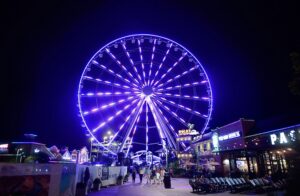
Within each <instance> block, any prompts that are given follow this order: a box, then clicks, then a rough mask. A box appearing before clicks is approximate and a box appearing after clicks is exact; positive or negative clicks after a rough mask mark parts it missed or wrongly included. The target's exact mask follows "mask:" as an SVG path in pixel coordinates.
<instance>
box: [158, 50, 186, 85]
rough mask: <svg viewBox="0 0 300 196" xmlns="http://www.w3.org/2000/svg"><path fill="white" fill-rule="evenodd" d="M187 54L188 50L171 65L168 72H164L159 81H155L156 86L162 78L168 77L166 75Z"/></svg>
mask: <svg viewBox="0 0 300 196" xmlns="http://www.w3.org/2000/svg"><path fill="white" fill-rule="evenodd" d="M186 55H187V52H185V53H183V54H182V56H181V57H180V58H179V59H178V60H177V61H176V62H175V63H174V64H173V65H172V67H170V68H169V69H168V70H167V72H166V73H164V74H163V75H162V76H161V78H160V79H159V80H158V81H156V82H155V83H154V86H156V85H157V84H158V83H159V82H160V81H161V80H162V79H164V78H165V77H166V75H167V74H168V73H170V72H171V71H172V70H173V69H174V68H175V67H176V66H177V65H178V64H179V63H180V62H181V61H182V59H183V58H184V57H185V56H186Z"/></svg>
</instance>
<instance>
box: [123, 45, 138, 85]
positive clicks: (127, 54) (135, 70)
mask: <svg viewBox="0 0 300 196" xmlns="http://www.w3.org/2000/svg"><path fill="white" fill-rule="evenodd" d="M121 45H122V47H123V50H124V52H125V53H126V56H127V58H128V59H129V62H130V64H129V65H130V66H131V67H132V69H133V70H134V72H135V74H136V76H137V78H138V80H139V84H140V85H141V84H142V83H143V82H142V77H141V76H140V74H139V73H138V70H137V68H136V67H135V66H134V62H133V60H132V59H131V57H130V54H129V52H128V51H127V48H126V45H125V43H124V42H122V44H121Z"/></svg>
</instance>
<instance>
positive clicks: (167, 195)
mask: <svg viewBox="0 0 300 196" xmlns="http://www.w3.org/2000/svg"><path fill="white" fill-rule="evenodd" d="M171 184H172V185H171V186H172V188H171V189H165V188H164V185H163V184H161V185H157V184H155V185H150V184H146V183H145V182H143V183H142V184H140V183H139V180H138V179H137V181H136V183H132V182H131V181H129V182H127V183H125V184H123V185H120V186H118V185H115V186H109V187H107V188H101V190H100V191H98V192H92V193H90V194H89V196H101V195H103V196H197V195H210V196H227V195H228V196H229V195H230V196H237V195H243V196H245V195H254V193H247V194H245V193H244V194H231V193H230V192H222V193H209V194H205V193H192V188H191V186H190V185H189V182H188V179H184V178H172V182H171ZM259 195H260V196H266V195H268V196H269V195H274V196H275V195H276V196H282V195H284V194H283V193H281V192H275V193H269V194H259Z"/></svg>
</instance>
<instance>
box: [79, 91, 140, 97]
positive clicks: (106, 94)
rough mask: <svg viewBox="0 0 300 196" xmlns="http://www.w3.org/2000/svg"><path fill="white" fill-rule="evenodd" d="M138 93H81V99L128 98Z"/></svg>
mask: <svg viewBox="0 0 300 196" xmlns="http://www.w3.org/2000/svg"><path fill="white" fill-rule="evenodd" d="M138 93H139V92H130V91H125V92H120V91H116V92H95V93H93V92H88V93H81V94H80V95H81V97H121V96H130V95H136V94H138Z"/></svg>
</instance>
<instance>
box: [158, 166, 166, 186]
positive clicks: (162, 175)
mask: <svg viewBox="0 0 300 196" xmlns="http://www.w3.org/2000/svg"><path fill="white" fill-rule="evenodd" d="M164 176H165V169H164V168H161V170H160V179H159V180H160V181H159V183H161V184H162V183H163V180H164Z"/></svg>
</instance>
